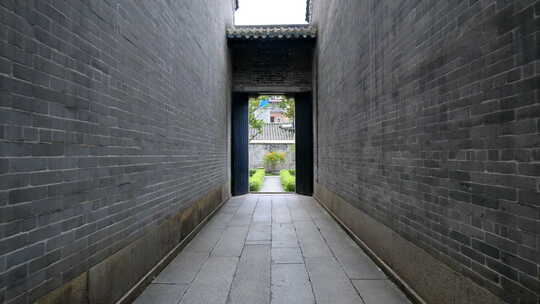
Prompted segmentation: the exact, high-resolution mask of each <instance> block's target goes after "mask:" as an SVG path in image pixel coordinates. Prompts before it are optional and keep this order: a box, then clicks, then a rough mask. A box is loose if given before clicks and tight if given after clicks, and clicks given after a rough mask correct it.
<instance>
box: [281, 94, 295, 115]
mask: <svg viewBox="0 0 540 304" xmlns="http://www.w3.org/2000/svg"><path fill="white" fill-rule="evenodd" d="M279 107H280V108H281V109H282V110H283V115H285V116H286V117H287V118H289V119H290V120H294V116H295V114H296V113H295V110H294V98H285V99H284V100H283V101H282V102H280V103H279Z"/></svg>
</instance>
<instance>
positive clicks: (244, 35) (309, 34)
mask: <svg viewBox="0 0 540 304" xmlns="http://www.w3.org/2000/svg"><path fill="white" fill-rule="evenodd" d="M316 37H317V30H316V29H315V27H314V26H312V25H309V24H305V25H304V24H298V25H296V24H295V25H249V26H234V27H231V28H228V29H227V38H229V39H233V40H265V39H269V40H270V39H283V40H286V39H315V38H316Z"/></svg>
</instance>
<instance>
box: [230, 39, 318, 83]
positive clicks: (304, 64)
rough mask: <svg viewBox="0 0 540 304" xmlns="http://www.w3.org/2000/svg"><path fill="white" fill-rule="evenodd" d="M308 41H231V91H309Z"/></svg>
mask: <svg viewBox="0 0 540 304" xmlns="http://www.w3.org/2000/svg"><path fill="white" fill-rule="evenodd" d="M312 44H313V42H312V41H309V40H306V41H303V40H282V41H277V40H269V41H265V40H256V41H232V42H231V48H232V52H231V54H232V61H233V89H234V90H235V91H248V92H254V91H264V90H268V91H280V90H284V91H287V92H294V91H296V92H302V91H310V90H311V83H312V76H311V67H312V61H311V58H312V55H311V52H312V50H311V49H312V48H311V47H310V46H311V45H312Z"/></svg>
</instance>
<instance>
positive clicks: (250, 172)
mask: <svg viewBox="0 0 540 304" xmlns="http://www.w3.org/2000/svg"><path fill="white" fill-rule="evenodd" d="M255 172H257V170H256V169H249V176H253V174H255Z"/></svg>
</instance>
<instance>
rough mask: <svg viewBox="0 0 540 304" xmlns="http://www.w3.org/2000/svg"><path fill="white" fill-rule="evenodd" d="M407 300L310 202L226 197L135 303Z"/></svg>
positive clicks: (290, 197) (291, 197) (389, 303)
mask: <svg viewBox="0 0 540 304" xmlns="http://www.w3.org/2000/svg"><path fill="white" fill-rule="evenodd" d="M135 303H137V304H150V303H152V304H156V303H161V304H165V303H167V304H168V303H171V304H172V303H175V304H176V303H185V304H195V303H201V304H202V303H205V304H212V303H222V304H225V303H250V304H257V303H275V304H281V303H294V304H302V303H319V304H323V303H332V304H340V303H364V304H378V303H380V304H382V303H384V304H394V303H409V301H408V300H407V298H406V297H405V296H404V295H403V294H402V293H401V291H399V290H398V289H397V288H396V287H395V286H394V285H393V284H392V283H391V282H390V281H389V280H388V279H387V278H386V276H385V274H384V273H383V272H381V271H380V270H379V269H378V268H377V266H376V265H375V264H374V263H373V262H372V261H371V260H370V259H369V258H368V257H367V256H366V255H365V253H364V252H363V251H362V250H361V249H360V248H359V247H358V246H357V245H356V244H355V243H354V242H353V241H352V239H351V238H350V237H349V236H348V235H347V234H346V233H345V232H344V231H343V230H342V229H341V228H340V227H339V226H338V225H337V223H336V222H335V221H334V220H333V219H332V218H331V217H330V216H329V215H328V214H327V213H326V211H325V210H324V209H322V208H321V207H320V206H319V205H318V204H317V203H316V201H315V200H314V199H313V198H311V197H306V196H299V195H295V194H282V195H260V194H259V195H257V194H251V195H246V196H242V197H236V198H233V199H231V200H230V201H229V202H228V203H227V204H226V205H225V206H223V207H222V209H221V210H220V211H219V212H218V213H217V214H216V215H215V216H214V217H213V218H212V219H211V220H210V222H209V223H208V224H207V225H206V226H205V227H204V228H203V230H202V231H201V232H200V233H199V234H198V235H197V236H196V237H195V238H194V239H193V240H192V241H191V243H190V244H188V246H187V247H186V248H185V249H184V250H183V251H182V252H181V253H180V254H179V255H178V256H177V257H176V258H175V260H174V261H173V262H172V263H171V264H170V265H169V266H167V267H166V268H165V269H164V270H163V271H162V272H161V274H160V275H159V276H158V277H157V278H156V279H155V280H154V282H153V283H152V284H151V285H150V286H149V287H148V288H147V289H146V290H145V291H144V293H143V294H142V295H141V296H140V297H139V298H138V299H137V300H136V302H135Z"/></svg>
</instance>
